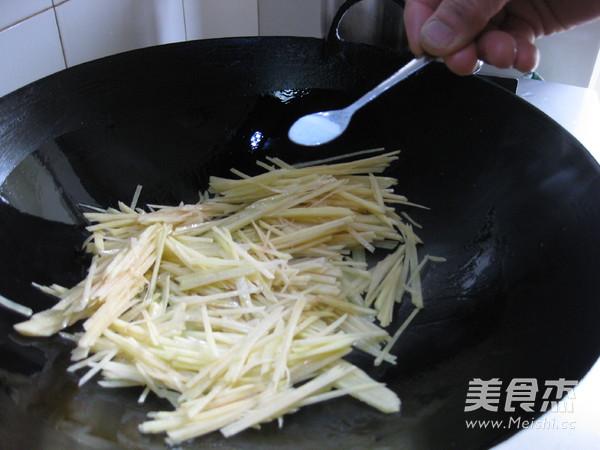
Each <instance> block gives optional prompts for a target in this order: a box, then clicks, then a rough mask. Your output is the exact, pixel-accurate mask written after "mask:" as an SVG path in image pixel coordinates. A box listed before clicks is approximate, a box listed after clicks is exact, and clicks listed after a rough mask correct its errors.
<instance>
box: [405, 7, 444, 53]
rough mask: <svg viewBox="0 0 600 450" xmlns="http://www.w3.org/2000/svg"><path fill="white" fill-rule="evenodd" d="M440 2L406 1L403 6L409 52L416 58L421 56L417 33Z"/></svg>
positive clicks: (421, 50)
mask: <svg viewBox="0 0 600 450" xmlns="http://www.w3.org/2000/svg"><path fill="white" fill-rule="evenodd" d="M440 1H441V0H406V2H405V6H404V27H405V29H406V36H407V38H408V45H409V47H410V51H411V52H413V53H414V54H415V55H416V56H420V55H422V54H423V48H422V47H421V43H420V42H419V32H420V31H421V28H422V27H423V24H424V23H425V22H426V21H427V19H429V17H430V16H431V15H432V14H433V12H434V11H435V9H436V8H437V7H438V5H439V3H440Z"/></svg>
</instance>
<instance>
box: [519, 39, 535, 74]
mask: <svg viewBox="0 0 600 450" xmlns="http://www.w3.org/2000/svg"><path fill="white" fill-rule="evenodd" d="M516 42H517V55H516V59H515V63H514V67H515V69H517V70H520V71H521V72H525V73H527V72H533V71H534V70H535V68H536V67H537V66H538V64H539V61H540V52H539V50H538V49H537V47H536V46H535V45H533V43H531V42H529V41H528V40H526V39H520V38H517V39H516Z"/></svg>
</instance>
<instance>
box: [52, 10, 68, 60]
mask: <svg viewBox="0 0 600 450" xmlns="http://www.w3.org/2000/svg"><path fill="white" fill-rule="evenodd" d="M63 3H64V2H63ZM60 4H62V3H59V5H60ZM52 10H53V12H54V22H55V23H56V31H58V40H59V42H60V51H61V53H62V57H63V62H64V63H65V69H66V68H67V67H69V66H68V65H67V54H66V53H65V45H64V44H63V38H62V32H61V31H60V25H59V24H58V14H57V13H56V6H53V7H52Z"/></svg>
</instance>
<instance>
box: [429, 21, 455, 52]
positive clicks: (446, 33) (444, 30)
mask: <svg viewBox="0 0 600 450" xmlns="http://www.w3.org/2000/svg"><path fill="white" fill-rule="evenodd" d="M421 37H422V39H423V40H424V41H425V44H426V45H428V46H429V47H432V48H439V49H445V48H448V47H450V46H451V45H452V43H453V42H454V39H455V38H456V34H455V33H454V32H453V31H452V29H451V28H450V27H449V26H448V25H446V24H445V23H443V22H440V21H439V20H437V19H433V20H430V21H429V22H427V23H426V24H425V25H424V26H423V29H422V30H421Z"/></svg>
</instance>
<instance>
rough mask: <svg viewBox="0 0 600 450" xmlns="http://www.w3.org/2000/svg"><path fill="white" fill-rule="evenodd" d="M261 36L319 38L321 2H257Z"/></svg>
mask: <svg viewBox="0 0 600 450" xmlns="http://www.w3.org/2000/svg"><path fill="white" fill-rule="evenodd" d="M258 14H259V31H260V35H261V36H309V37H321V35H322V32H321V0H302V1H282V0H258Z"/></svg>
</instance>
